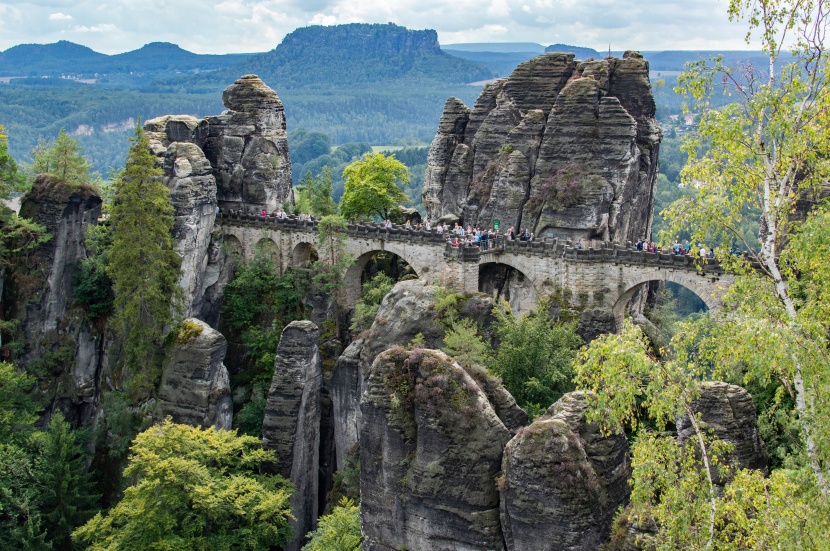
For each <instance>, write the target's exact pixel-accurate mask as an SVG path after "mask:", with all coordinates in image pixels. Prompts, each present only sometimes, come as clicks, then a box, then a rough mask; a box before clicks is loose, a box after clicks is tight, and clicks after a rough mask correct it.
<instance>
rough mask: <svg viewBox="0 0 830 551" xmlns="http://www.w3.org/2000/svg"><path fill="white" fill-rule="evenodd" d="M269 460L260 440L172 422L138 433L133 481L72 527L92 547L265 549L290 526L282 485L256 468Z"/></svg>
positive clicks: (282, 537)
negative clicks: (106, 506) (111, 502)
mask: <svg viewBox="0 0 830 551" xmlns="http://www.w3.org/2000/svg"><path fill="white" fill-rule="evenodd" d="M268 461H273V453H272V452H269V451H266V450H263V449H262V448H261V443H260V441H259V439H258V438H254V437H250V436H237V435H236V433H235V432H231V431H222V430H215V429H213V428H207V429H199V428H194V427H189V426H185V425H177V424H175V423H172V422H171V421H170V420H169V419H168V420H166V421H165V422H163V423H162V424H160V425H156V426H153V427H150V428H149V429H147V430H146V431H144V432H143V433H141V434H139V435H138V436H136V438H135V441H134V442H133V445H132V447H131V452H130V462H129V465H128V466H127V468H126V470H125V471H124V476H125V477H127V478H128V479H129V480H131V481H132V485H131V486H130V487H129V488H127V489H126V490H125V492H124V498H123V499H122V500H121V501H120V502H119V503H118V504H117V505H116V506H115V507H113V508H112V509H111V510H110V511H108V512H107V513H106V514H105V515H102V514H100V513H99V514H98V515H96V516H95V517H94V518H92V519H91V520H90V521H89V522H87V523H86V524H85V525H84V526H82V527H81V528H78V529H77V530H76V531H75V532H74V533H73V538H74V539H75V540H76V541H78V542H81V543H85V544H88V545H89V548H90V549H92V550H103V549H111V550H115V549H118V550H130V549H135V550H139V549H141V550H144V549H179V550H189V549H193V550H197V549H220V550H222V549H225V550H231V549H263V550H264V549H268V548H270V547H272V546H279V545H283V544H285V543H286V541H287V540H288V538H289V536H290V533H291V530H290V527H289V525H288V519H289V518H290V512H289V504H288V499H289V495H290V490H289V487H288V483H287V482H286V481H285V480H284V479H282V478H281V477H279V476H272V475H264V474H260V469H261V467H262V465H263V464H264V463H266V462H268Z"/></svg>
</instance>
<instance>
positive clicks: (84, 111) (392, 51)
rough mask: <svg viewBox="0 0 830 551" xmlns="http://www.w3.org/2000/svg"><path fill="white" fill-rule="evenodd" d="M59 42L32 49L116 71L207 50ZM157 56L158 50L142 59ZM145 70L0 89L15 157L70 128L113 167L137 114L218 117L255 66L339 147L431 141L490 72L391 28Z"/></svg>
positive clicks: (306, 122) (19, 51)
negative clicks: (448, 108) (229, 91)
mask: <svg viewBox="0 0 830 551" xmlns="http://www.w3.org/2000/svg"><path fill="white" fill-rule="evenodd" d="M60 44H62V46H61V47H60V48H58V47H56V46H57V45H54V44H53V45H46V46H42V47H40V48H41V50H40V51H42V55H40V54H38V55H35V54H32V55H35V57H38V56H39V57H38V59H41V60H42V65H44V66H46V65H49V64H50V63H51V65H52V66H55V67H57V66H58V65H59V64H60V63H59V62H63V63H70V61H69V60H68V58H67V56H66V55H65V54H66V52H69V51H77V53H78V54H79V58H78V61H77V63H76V64H75V66H83V65H87V66H88V65H90V64H91V63H93V59H98V60H100V61H101V63H103V64H104V65H106V66H108V67H135V66H136V63H138V61H140V60H142V59H145V60H147V59H148V57H149V59H151V60H152V59H155V60H157V62H158V63H161V62H163V61H164V60H168V61H169V63H170V64H171V65H170V66H171V67H178V68H180V69H181V70H182V71H184V70H186V69H187V67H191V66H192V65H186V64H185V63H186V62H187V60H188V59H196V60H197V61H199V60H204V59H206V58H208V57H210V56H197V57H196V58H191V56H195V55H196V54H191V53H190V52H186V51H184V50H182V49H180V48H178V47H177V46H175V45H172V44H160V43H155V44H148V45H147V46H145V47H144V48H141V49H139V50H136V51H135V52H128V53H126V54H120V55H117V56H103V54H97V53H96V52H93V51H92V50H89V49H88V48H83V47H80V46H77V45H74V44H70V43H59V45H60ZM27 48H28V47H23V46H20V47H15V48H11V49H9V50H7V52H4V54H3V55H4V56H6V55H8V54H14V55H12V58H13V60H14V59H18V60H22V59H25V58H26V55H28V54H26V52H27V51H29V52H30V53H31V52H34V51H35V50H31V49H29V50H27ZM153 52H155V53H156V54H159V55H156V56H147V55H145V54H150V53H153ZM100 56H103V57H100ZM216 57H217V58H223V59H225V60H226V61H227V59H228V58H227V57H226V56H216ZM50 60H51V61H50ZM61 60H62V61H61ZM72 63H75V62H72ZM1 64H2V62H1V61H0V65H1ZM36 65H37V64H34V65H33V66H36ZM104 65H102V66H101V67H104ZM143 66H144V67H145V68H146V73H145V74H144V76H142V77H140V78H141V79H142V80H141V81H138V80H136V77H135V76H134V75H129V74H127V73H116V72H111V73H109V74H105V75H103V76H102V75H101V74H100V73H99V75H98V77H97V79H96V81H95V83H93V84H83V85H82V84H77V83H74V82H72V81H68V80H64V79H59V78H46V79H43V78H29V79H17V80H12V81H11V83H9V84H0V124H3V125H5V126H6V128H7V129H8V131H9V136H10V150H11V151H12V153H13V155H14V156H15V157H16V158H18V159H20V160H22V161H26V160H28V159H27V156H28V152H29V151H30V150H31V149H32V147H33V146H34V145H35V143H36V142H37V140H38V139H39V138H40V139H42V138H54V137H55V136H56V135H57V133H58V130H59V129H60V128H61V127H65V128H66V131H67V132H69V133H70V134H71V135H73V136H75V137H76V138H78V140H79V141H80V142H81V145H82V146H83V147H84V150H85V151H86V152H87V154H88V155H89V157H90V160H91V161H92V162H93V164H94V165H95V167H96V168H97V169H99V170H102V171H104V172H106V169H107V168H108V167H110V166H114V167H117V166H120V165H122V164H123V162H124V155H125V153H126V148H127V141H126V139H123V138H122V137H121V136H123V135H126V134H127V133H128V132H129V126H130V121H131V120H132V124H134V121H135V120H137V119H138V118H139V117H140V118H142V119H144V120H147V119H150V118H153V117H157V116H160V115H164V114H189V115H195V116H199V117H203V116H207V115H215V114H218V113H220V112H221V111H222V109H223V106H222V91H223V90H224V89H225V87H227V86H228V85H229V84H231V83H233V82H234V81H235V80H236V79H238V78H239V77H240V76H242V75H245V74H248V73H254V74H258V75H259V76H260V77H261V78H262V79H263V80H264V81H265V83H266V84H268V85H269V86H271V87H272V88H273V89H274V90H276V91H277V93H278V94H279V96H280V98H281V99H282V101H283V103H284V104H285V110H286V114H287V118H288V125H289V130H293V129H297V128H306V129H308V130H315V131H321V132H324V133H326V134H327V135H329V136H331V139H332V141H333V142H334V144H342V143H346V142H368V143H372V144H378V145H384V144H391V143H429V141H430V140H431V139H432V137H433V135H434V134H435V129H436V128H437V126H438V120H439V118H440V117H441V112H442V110H443V107H444V103H445V102H446V100H447V98H448V97H450V96H456V97H459V98H461V99H462V100H463V101H465V102H467V104H468V105H472V104H473V102H474V101H475V99H476V98H477V97H478V95H479V93H480V92H481V86H470V85H469V84H468V83H469V82H474V81H479V80H483V79H487V78H489V77H491V76H493V73H492V71H490V70H489V69H487V68H484V67H482V66H480V65H477V64H475V63H472V62H469V61H466V60H463V59H459V58H456V57H453V56H451V55H449V54H447V53H445V52H442V51H441V49H440V46H439V44H438V37H437V34H436V32H435V31H433V30H420V31H413V30H409V29H406V28H404V27H399V26H397V25H391V24H390V25H364V24H352V25H338V26H333V27H320V26H315V27H306V28H302V29H297V30H296V31H294V32H292V33H291V34H289V35H287V36H286V37H285V39H284V40H283V41H282V43H281V44H280V45H279V46H278V47H277V48H275V49H274V50H272V51H270V52H267V53H264V54H259V55H255V56H252V57H250V58H246V59H244V60H243V61H241V62H240V61H239V60H238V59H237V60H236V63H235V64H234V65H233V66H231V67H226V68H224V69H217V70H214V71H211V72H204V73H201V74H196V75H194V74H190V75H183V74H178V75H177V74H175V71H173V72H171V71H165V70H162V71H160V72H153V71H152V67H154V65H152V63H151V62H150V61H146V62H144V65H143ZM155 67H158V64H157V65H155ZM100 70H103V69H100ZM115 87H120V88H123V90H113V89H112V88H115Z"/></svg>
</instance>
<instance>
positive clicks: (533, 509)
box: [501, 392, 631, 551]
mask: <svg viewBox="0 0 830 551" xmlns="http://www.w3.org/2000/svg"><path fill="white" fill-rule="evenodd" d="M585 398H586V395H585V393H583V392H571V393H569V394H566V395H565V396H563V397H562V398H560V399H559V401H557V402H556V403H555V404H553V405H552V406H551V407H550V408H549V409H548V411H547V412H546V413H545V414H544V415H542V416H540V417H538V418H537V419H536V420H535V421H534V422H533V424H531V425H530V426H529V427H526V428H523V429H521V430H519V432H518V433H517V434H516V436H514V437H513V439H512V440H510V442H509V443H508V444H507V446H506V448H505V450H504V460H503V463H502V476H503V485H502V488H501V521H502V530H503V531H504V538H505V542H506V544H507V549H508V550H517V551H534V550H550V549H563V550H565V549H566V550H569V551H577V550H584V551H589V550H591V551H593V550H595V549H598V548H599V547H600V546H601V545H602V544H603V543H604V542H605V540H606V539H607V538H608V534H609V531H610V528H611V523H612V521H613V518H614V513H615V512H616V510H617V508H618V507H619V506H620V505H624V504H625V503H626V502H627V501H628V495H629V488H628V477H629V475H630V474H631V466H630V463H629V458H628V442H627V440H626V438H625V435H623V434H617V435H611V436H604V435H603V434H601V433H600V431H599V427H597V426H596V425H595V424H592V423H588V422H586V419H585V414H584V412H585V409H586V406H587V404H586V400H585Z"/></svg>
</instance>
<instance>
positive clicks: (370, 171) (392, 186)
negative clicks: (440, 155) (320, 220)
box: [340, 153, 409, 220]
mask: <svg viewBox="0 0 830 551" xmlns="http://www.w3.org/2000/svg"><path fill="white" fill-rule="evenodd" d="M343 179H344V180H345V182H346V183H345V188H344V192H343V198H342V199H341V200H340V214H341V215H342V216H343V217H344V218H346V219H352V218H354V219H357V220H363V219H368V218H371V217H373V216H378V217H380V218H382V219H385V218H388V217H389V213H390V211H391V210H392V209H393V208H394V207H396V206H398V205H400V204H401V203H405V202H406V201H407V200H408V198H407V196H406V194H405V193H404V192H403V189H401V187H402V186H405V185H407V184H409V169H408V168H406V165H404V164H403V163H401V162H400V161H398V160H397V159H396V158H395V157H394V155H392V156H389V157H387V156H385V155H383V154H382V153H367V154H366V155H364V156H363V158H362V159H360V160H358V161H355V162H353V163H352V164H350V165H349V166H347V167H346V168H345V170H343Z"/></svg>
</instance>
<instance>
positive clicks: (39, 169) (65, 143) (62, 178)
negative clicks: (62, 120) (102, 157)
mask: <svg viewBox="0 0 830 551" xmlns="http://www.w3.org/2000/svg"><path fill="white" fill-rule="evenodd" d="M81 151H82V150H81V146H80V145H78V142H77V141H76V140H75V139H73V138H72V137H70V136H69V134H67V133H66V130H65V129H63V128H61V129H60V131H59V132H58V137H57V138H56V139H55V140H54V141H53V142H40V143H38V145H37V147H36V148H35V149H34V151H33V157H34V161H33V162H32V164H31V165H30V166H29V167H28V171H29V173H30V175H31V178H32V179H34V176H35V175H37V174H50V175H51V176H52V177H53V178H56V179H57V181H59V182H61V183H64V184H67V185H69V186H71V187H74V186H80V185H82V184H89V183H90V182H91V179H92V176H91V175H90V172H89V165H88V163H87V161H86V159H85V158H84V157H83V155H82V153H81Z"/></svg>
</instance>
